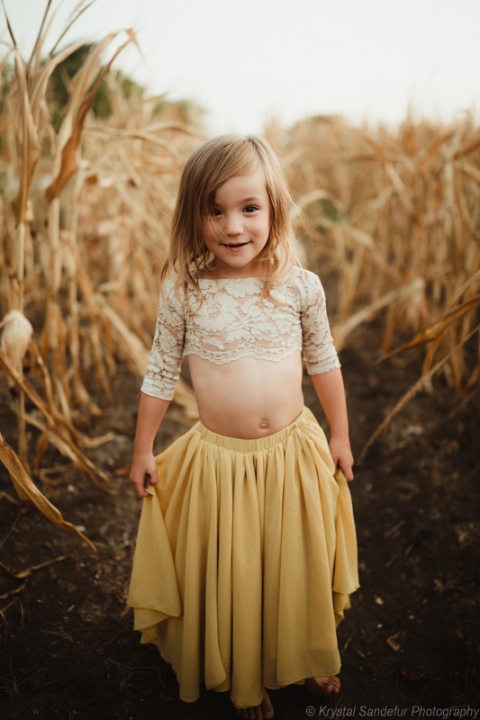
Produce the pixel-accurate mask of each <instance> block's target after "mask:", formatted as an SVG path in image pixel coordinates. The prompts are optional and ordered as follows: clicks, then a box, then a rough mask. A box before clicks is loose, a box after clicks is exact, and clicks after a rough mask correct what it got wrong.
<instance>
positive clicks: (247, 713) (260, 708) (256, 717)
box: [236, 688, 273, 720]
mask: <svg viewBox="0 0 480 720" xmlns="http://www.w3.org/2000/svg"><path fill="white" fill-rule="evenodd" d="M236 710H237V715H240V717H242V718H248V719H249V720H264V719H265V720H268V718H273V705H272V703H271V702H270V698H269V697H268V693H267V691H266V690H265V688H263V700H262V702H261V703H260V705H255V706H254V707H249V708H236Z"/></svg>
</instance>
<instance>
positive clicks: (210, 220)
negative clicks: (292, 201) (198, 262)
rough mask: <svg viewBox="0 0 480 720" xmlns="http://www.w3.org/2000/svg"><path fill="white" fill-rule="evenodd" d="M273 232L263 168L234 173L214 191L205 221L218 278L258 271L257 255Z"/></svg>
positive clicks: (207, 237)
mask: <svg viewBox="0 0 480 720" xmlns="http://www.w3.org/2000/svg"><path fill="white" fill-rule="evenodd" d="M269 234H270V199H269V196H268V191H267V183H266V179H265V173H264V171H263V169H262V168H261V167H258V168H257V169H256V170H255V171H254V172H252V173H249V174H247V175H234V176H233V177H231V178H229V179H228V180H226V181H225V182H224V183H223V184H222V185H220V187H219V188H218V190H217V191H216V193H215V199H214V203H213V211H208V210H207V211H206V213H205V215H204V216H203V220H202V236H203V241H204V242H205V245H206V246H207V248H208V249H209V250H210V252H211V253H212V254H213V255H214V256H215V259H216V262H215V275H216V276H217V277H218V278H242V277H250V276H255V275H257V274H258V267H257V265H258V260H257V257H258V255H259V254H260V253H261V251H262V250H263V248H264V247H265V245H266V244H267V242H268V237H269Z"/></svg>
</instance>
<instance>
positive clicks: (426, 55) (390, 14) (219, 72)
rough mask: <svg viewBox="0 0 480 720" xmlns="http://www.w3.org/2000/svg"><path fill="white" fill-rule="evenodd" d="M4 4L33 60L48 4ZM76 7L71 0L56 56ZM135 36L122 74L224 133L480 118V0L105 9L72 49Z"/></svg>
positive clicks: (1, 31) (310, 0)
mask: <svg viewBox="0 0 480 720" xmlns="http://www.w3.org/2000/svg"><path fill="white" fill-rule="evenodd" d="M4 1H5V6H6V8H7V12H8V14H9V17H10V21H11V24H12V26H13V30H14V32H15V34H16V37H17V41H18V44H19V46H20V48H21V50H22V52H23V54H24V56H26V55H28V53H29V51H30V50H31V47H32V45H33V41H34V37H35V34H36V30H37V28H38V27H39V25H40V21H41V17H42V14H43V11H44V8H45V5H46V0H4ZM76 4H77V0H64V2H63V4H62V5H61V8H60V10H59V13H58V19H57V20H56V22H55V23H54V26H53V28H52V32H51V34H50V36H49V37H50V38H51V41H50V43H47V47H48V48H50V46H51V44H52V43H53V41H54V40H56V38H57V36H58V34H59V33H60V31H61V30H62V29H63V28H64V26H65V23H66V20H67V19H68V17H69V16H70V14H71V12H72V10H73V9H74V7H75V6H76ZM85 4H86V3H85ZM57 5H58V0H56V2H54V7H56V6H57ZM0 12H1V11H0ZM128 27H132V28H133V29H134V30H136V31H137V34H138V40H139V44H140V47H141V49H142V53H143V56H144V57H143V59H142V58H141V57H140V55H139V53H138V51H137V50H135V49H134V48H129V49H127V51H124V55H122V56H120V57H119V58H118V60H117V61H116V66H117V67H121V68H122V70H124V71H125V72H126V73H127V74H129V75H131V76H132V77H134V78H135V79H137V80H138V81H139V82H141V83H142V84H145V85H147V87H148V89H149V91H150V92H151V93H153V94H159V93H163V92H167V93H168V96H169V97H171V98H172V99H178V98H182V97H187V98H192V99H194V100H196V101H197V102H198V103H200V104H201V105H202V106H203V107H204V108H205V109H206V110H207V111H208V115H207V118H206V121H207V126H208V129H209V130H210V131H211V132H215V133H221V132H229V131H237V132H246V133H248V132H261V130H262V126H263V124H264V122H265V121H267V120H268V119H269V118H270V117H272V116H275V117H277V118H278V119H279V120H280V122H281V123H282V124H283V125H284V126H286V127H288V126H289V125H291V124H293V123H294V122H295V121H296V120H299V119H302V118H303V117H306V116H308V115H318V114H333V113H335V114H336V113H340V114H343V115H344V116H345V117H346V118H347V120H349V121H351V122H353V123H361V122H362V121H363V120H364V119H366V120H369V121H371V122H377V121H383V122H387V123H390V124H393V123H398V122H401V120H402V119H403V118H404V117H405V114H406V111H407V108H408V106H409V105H411V106H412V107H413V109H414V112H415V114H416V115H417V117H420V116H421V117H429V118H432V119H437V118H438V119H443V120H447V121H448V120H451V119H454V118H457V117H459V116H460V115H461V114H462V113H463V112H464V111H465V110H468V109H470V110H474V111H475V112H476V113H478V110H479V109H480V41H479V35H480V0H137V2H135V0H96V2H95V3H94V5H93V6H92V7H90V8H89V9H87V10H86V12H85V13H84V14H83V15H82V17H81V18H80V19H79V20H78V22H77V23H76V24H75V26H74V27H73V28H72V30H71V31H70V32H69V34H68V35H67V37H66V39H65V41H64V43H63V45H65V44H66V43H67V42H68V41H69V42H73V41H74V40H77V39H81V38H90V39H93V40H100V39H101V38H102V37H103V36H104V35H106V34H107V33H109V32H112V31H114V30H121V29H123V28H128ZM0 37H1V39H2V40H4V41H8V39H9V38H8V35H7V32H6V23H5V20H4V17H3V12H1V14H0ZM107 56H108V55H107Z"/></svg>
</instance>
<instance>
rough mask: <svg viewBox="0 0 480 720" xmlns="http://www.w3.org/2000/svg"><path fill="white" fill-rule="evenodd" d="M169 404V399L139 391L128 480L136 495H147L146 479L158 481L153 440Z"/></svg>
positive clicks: (152, 483)
mask: <svg viewBox="0 0 480 720" xmlns="http://www.w3.org/2000/svg"><path fill="white" fill-rule="evenodd" d="M169 405H170V400H161V399H160V398H156V397H152V396H150V395H145V393H140V404H139V406H138V418H137V429H136V432H135V442H134V446H133V462H132V469H131V471H130V482H131V483H132V485H133V487H134V488H135V492H136V493H137V495H138V497H147V496H148V493H147V491H146V490H145V483H146V481H147V480H148V482H149V483H150V484H151V485H155V484H156V483H157V482H158V478H157V466H156V463H155V459H154V457H153V442H154V440H155V436H156V434H157V430H158V428H159V427H160V423H161V422H162V420H163V416H164V415H165V412H166V410H167V408H168V406H169Z"/></svg>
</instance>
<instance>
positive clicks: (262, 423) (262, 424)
mask: <svg viewBox="0 0 480 720" xmlns="http://www.w3.org/2000/svg"><path fill="white" fill-rule="evenodd" d="M260 427H261V428H266V427H268V425H267V423H266V422H261V423H260Z"/></svg>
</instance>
